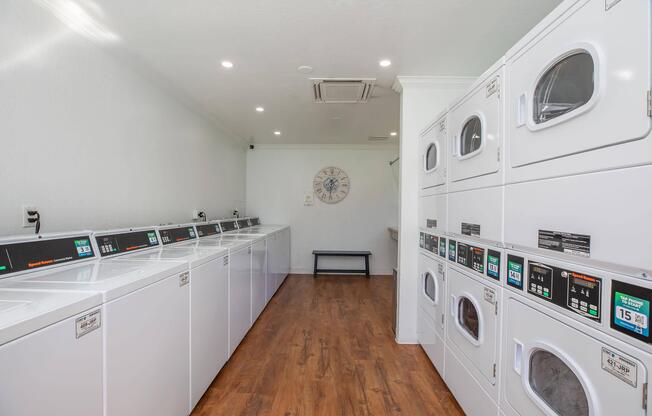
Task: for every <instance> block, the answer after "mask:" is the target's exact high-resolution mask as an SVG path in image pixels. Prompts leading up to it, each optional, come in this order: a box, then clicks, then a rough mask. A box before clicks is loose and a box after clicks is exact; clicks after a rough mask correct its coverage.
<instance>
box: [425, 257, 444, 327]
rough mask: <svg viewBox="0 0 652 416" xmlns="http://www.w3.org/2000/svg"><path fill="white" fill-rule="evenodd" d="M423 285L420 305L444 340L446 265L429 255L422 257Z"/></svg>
mask: <svg viewBox="0 0 652 416" xmlns="http://www.w3.org/2000/svg"><path fill="white" fill-rule="evenodd" d="M420 269H421V272H420V274H421V279H420V281H421V285H420V290H419V293H420V296H419V304H420V306H421V308H422V309H423V310H424V311H425V312H426V313H427V314H428V316H429V318H430V319H431V320H432V322H433V323H434V327H435V330H436V331H437V333H438V334H439V336H440V337H441V338H442V339H443V338H444V312H445V310H446V305H445V304H446V286H445V280H444V279H445V275H446V268H445V265H444V264H443V263H441V262H439V261H436V260H433V259H431V258H430V257H428V256H427V255H424V254H422V255H421V267H420Z"/></svg>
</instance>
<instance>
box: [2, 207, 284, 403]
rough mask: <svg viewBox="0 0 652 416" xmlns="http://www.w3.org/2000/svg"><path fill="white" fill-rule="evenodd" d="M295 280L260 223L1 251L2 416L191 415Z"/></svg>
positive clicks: (144, 231)
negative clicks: (283, 287)
mask: <svg viewBox="0 0 652 416" xmlns="http://www.w3.org/2000/svg"><path fill="white" fill-rule="evenodd" d="M251 223H253V224H254V226H252V227H250V226H249V224H251ZM222 225H223V226H224V228H225V229H229V230H232V231H229V232H225V233H222V228H221V227H222ZM238 226H239V227H240V228H238ZM246 227H247V228H248V229H247V230H244V229H243V228H246ZM247 233H249V234H247ZM199 236H201V238H200V237H199ZM163 241H164V242H165V243H162V242H163ZM268 255H269V256H270V257H269V266H270V269H269V273H268V267H267V266H268V264H267V263H268ZM272 267H274V268H272ZM288 271H289V228H288V227H286V226H267V225H266V226H260V225H258V220H257V218H254V219H247V220H246V221H243V220H239V224H238V223H237V222H235V221H231V220H224V221H214V222H210V223H203V224H186V225H181V226H162V227H148V228H140V229H129V230H115V231H107V232H96V233H91V232H79V233H67V234H58V235H42V236H37V237H22V238H13V239H5V240H3V241H0V277H2V278H3V279H2V280H0V311H1V312H2V314H0V367H1V368H2V369H3V376H2V377H1V378H0V414H2V415H12V416H14V415H16V416H24V415H30V416H33V415H46V414H47V415H51V414H57V415H58V414H62V415H63V414H65V415H121V416H122V415H145V414H147V415H149V414H156V415H171V416H172V415H187V414H189V413H190V412H191V410H192V408H193V407H194V406H195V405H196V404H197V402H198V401H199V399H200V398H201V396H202V395H203V393H204V392H205V391H206V389H207V388H208V386H209V385H210V383H211V381H212V380H213V379H214V377H215V376H216V375H217V373H218V372H219V370H220V369H221V368H222V366H223V365H224V363H225V362H226V361H227V360H228V358H229V357H230V356H231V354H232V353H233V351H234V350H235V348H236V347H237V345H238V344H239V343H240V341H241V340H242V338H243V337H244V335H245V334H246V332H247V331H248V330H249V328H250V327H251V326H252V325H253V322H254V321H255V320H256V319H257V317H258V315H259V314H260V312H261V311H262V309H263V308H264V306H265V304H266V303H267V301H269V298H271V296H272V295H273V293H274V292H275V291H276V289H278V287H279V286H280V284H281V283H282V281H283V279H284V277H285V275H287V272H288ZM254 279H256V280H257V283H255V284H254V283H253V280H254ZM254 286H255V287H257V288H259V289H258V291H259V292H260V290H261V289H260V288H261V287H262V293H263V303H262V306H261V304H260V299H259V295H258V294H254V293H253V291H252V288H253V287H254ZM268 291H269V292H268ZM255 297H256V299H257V302H258V303H256V305H257V306H256V307H255V308H254V307H253V306H252V305H253V304H254V303H253V299H254V298H255Z"/></svg>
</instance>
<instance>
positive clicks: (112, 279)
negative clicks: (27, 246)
mask: <svg viewBox="0 0 652 416" xmlns="http://www.w3.org/2000/svg"><path fill="white" fill-rule="evenodd" d="M185 270H188V263H187V262H173V261H165V262H163V261H142V262H141V261H128V260H122V259H115V260H113V259H112V260H105V261H96V262H92V263H86V264H84V265H80V266H78V267H71V268H65V269H63V268H62V269H53V270H52V271H47V272H41V273H34V274H28V275H24V276H22V277H16V278H14V279H7V280H5V281H3V282H0V289H5V288H7V289H30V290H33V289H36V290H53V291H82V292H100V293H101V294H102V299H103V300H104V301H105V302H108V301H110V300H113V299H117V298H119V297H122V296H124V295H127V294H129V293H131V292H134V291H136V290H138V289H141V288H143V287H145V286H147V285H150V284H152V283H156V282H158V281H159V280H162V279H165V278H166V277H170V276H172V275H176V274H179V273H181V272H183V271H185Z"/></svg>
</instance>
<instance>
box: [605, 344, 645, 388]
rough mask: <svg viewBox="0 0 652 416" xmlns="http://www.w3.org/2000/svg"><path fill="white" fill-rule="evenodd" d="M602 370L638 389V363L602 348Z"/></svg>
mask: <svg viewBox="0 0 652 416" xmlns="http://www.w3.org/2000/svg"><path fill="white" fill-rule="evenodd" d="M602 369H603V370H605V371H606V372H608V373H610V374H612V375H614V376H616V377H618V378H619V379H621V380H622V381H624V382H625V383H627V384H629V385H630V386H632V387H636V384H637V380H638V366H637V365H636V363H635V362H633V361H632V360H630V359H627V358H625V357H623V356H622V355H620V354H618V353H616V352H614V351H612V350H609V349H607V348H604V347H603V348H602Z"/></svg>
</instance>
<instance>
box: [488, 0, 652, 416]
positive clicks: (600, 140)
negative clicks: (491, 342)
mask: <svg viewBox="0 0 652 416" xmlns="http://www.w3.org/2000/svg"><path fill="white" fill-rule="evenodd" d="M651 9H652V6H651V3H650V2H649V1H618V0H606V1H605V0H567V1H565V2H564V3H562V4H561V5H560V6H559V7H557V9H555V10H554V11H553V12H552V13H551V14H550V15H549V16H548V17H547V18H545V19H544V20H543V21H542V22H541V23H540V24H539V25H538V26H536V27H535V28H534V29H533V30H532V31H531V32H530V33H529V34H527V35H526V36H525V37H524V38H523V39H522V40H521V41H520V42H518V43H517V44H516V45H515V46H514V47H513V48H512V49H511V50H510V51H509V52H508V53H507V57H506V62H507V63H506V65H507V78H508V82H507V88H506V92H507V101H508V107H507V118H506V120H507V122H506V130H507V146H506V156H507V166H506V187H505V244H506V246H507V247H508V252H507V254H508V257H507V271H508V276H507V280H506V290H505V300H504V303H505V311H504V312H505V321H504V326H505V337H504V348H503V362H504V363H505V365H504V368H503V381H504V383H503V384H504V388H503V394H502V395H501V396H502V397H501V407H502V411H503V413H504V414H505V415H520V416H525V415H528V416H529V415H549V414H559V415H562V416H566V415H615V414H620V415H644V414H649V411H648V405H647V395H648V393H647V388H648V387H647V386H648V383H649V372H650V371H651V370H652V355H651V353H652V336H651V334H650V329H649V322H650V306H651V303H652V291H651V284H652V283H651V280H650V277H651V276H652V255H651V253H652V238H650V232H651V231H652V215H650V214H651V212H652V208H651V207H652V192H650V183H651V179H652V142H651V138H650V127H651V125H652V123H651V121H652V119H651V118H650V116H651V115H652V107H651V104H650V103H651V98H650V97H651V95H650V90H651V85H650V84H651V80H652V68H651V62H652V59H651V58H652V56H651V55H652V44H651V37H650V32H651V30H652V25H651V22H650V19H651V13H652V10H651Z"/></svg>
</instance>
